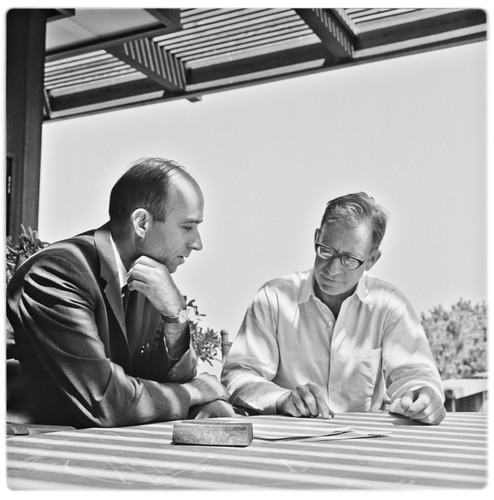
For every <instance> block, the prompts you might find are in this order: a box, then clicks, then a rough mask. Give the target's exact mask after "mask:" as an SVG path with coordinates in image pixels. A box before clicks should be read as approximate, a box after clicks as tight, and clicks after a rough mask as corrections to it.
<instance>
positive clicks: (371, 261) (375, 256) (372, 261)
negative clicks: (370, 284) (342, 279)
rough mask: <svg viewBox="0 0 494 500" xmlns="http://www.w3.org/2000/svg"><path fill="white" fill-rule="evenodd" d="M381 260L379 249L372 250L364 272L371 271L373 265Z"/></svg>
mask: <svg viewBox="0 0 494 500" xmlns="http://www.w3.org/2000/svg"><path fill="white" fill-rule="evenodd" d="M380 258H381V250H379V248H378V249H377V250H374V253H373V254H372V257H371V258H370V259H369V260H368V261H367V262H366V263H365V270H366V271H368V270H369V269H371V268H372V267H373V266H374V264H375V263H376V262H377V261H378V260H379V259H380Z"/></svg>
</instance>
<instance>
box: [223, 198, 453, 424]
mask: <svg viewBox="0 0 494 500" xmlns="http://www.w3.org/2000/svg"><path fill="white" fill-rule="evenodd" d="M386 223H387V215H386V212H385V211H384V209H383V208H382V207H380V206H379V205H378V204H377V203H376V202H375V201H374V199H373V198H371V197H369V196H368V195H367V194H365V193H355V194H349V195H346V196H341V197H339V198H336V199H334V200H332V201H330V202H329V203H328V204H327V207H326V210H325V212H324V215H323V218H322V221H321V226H320V228H319V229H317V230H316V232H315V238H314V244H315V252H316V258H315V263H314V267H313V268H312V269H311V270H309V271H306V272H296V273H292V274H290V275H288V276H284V277H282V278H277V279H274V280H271V281H269V282H268V283H266V284H265V285H264V286H263V287H262V288H261V289H260V290H259V291H258V292H257V294H256V296H255V297H254V300H253V302H252V304H251V306H250V307H249V308H248V310H247V313H246V315H245V318H244V321H243V323H242V326H241V328H240V331H239V333H238V335H237V337H236V338H235V340H234V342H233V346H232V348H231V350H230V352H229V355H228V358H227V359H226V362H225V364H224V367H223V372H222V382H223V383H224V384H225V385H226V386H227V389H228V391H229V393H230V394H231V396H230V402H231V403H232V404H234V405H236V406H241V407H245V408H247V409H250V410H254V411H256V412H259V413H262V414H281V415H291V416H294V417H317V416H320V417H322V418H331V417H332V416H334V412H366V411H370V412H375V411H380V410H384V409H389V411H390V412H395V413H400V414H402V415H405V416H406V417H408V418H410V419H413V420H417V421H419V422H422V423H426V424H438V423H440V422H441V421H442V420H443V419H444V416H445V409H444V392H443V388H442V384H441V378H440V376H439V373H438V371H437V368H436V366H435V362H434V359H433V357H432V354H431V350H430V347H429V344H428V342H427V339H426V336H425V333H424V330H423V328H422V326H421V323H420V320H419V318H418V317H417V315H416V314H415V312H414V311H413V309H412V307H411V306H410V304H409V302H408V301H407V299H406V298H405V297H404V296H403V294H402V293H401V292H400V291H399V290H397V289H396V288H395V287H394V286H392V285H390V284H389V283H386V282H385V281H383V280H381V279H379V278H376V277H374V276H371V275H369V274H368V273H367V272H368V271H369V270H370V269H371V268H372V266H373V265H374V264H375V263H376V262H377V260H378V259H379V258H380V256H381V251H380V250H379V246H380V244H381V241H382V238H383V236H384V233H385V230H386Z"/></svg>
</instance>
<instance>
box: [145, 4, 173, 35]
mask: <svg viewBox="0 0 494 500" xmlns="http://www.w3.org/2000/svg"><path fill="white" fill-rule="evenodd" d="M144 10H145V11H146V12H148V13H149V14H151V15H152V16H154V17H155V18H156V19H157V20H158V21H159V22H160V23H161V24H163V25H164V26H166V27H167V28H170V29H172V28H174V31H180V30H182V29H183V26H182V22H181V19H180V9H144Z"/></svg>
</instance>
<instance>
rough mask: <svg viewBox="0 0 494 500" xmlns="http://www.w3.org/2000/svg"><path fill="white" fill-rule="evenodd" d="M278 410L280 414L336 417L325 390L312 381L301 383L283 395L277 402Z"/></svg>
mask: <svg viewBox="0 0 494 500" xmlns="http://www.w3.org/2000/svg"><path fill="white" fill-rule="evenodd" d="M276 411H277V413H279V414H280V415H290V416H292V417H318V416H321V417H322V418H333V417H334V412H333V411H331V409H330V408H329V406H328V404H327V403H326V398H325V396H324V392H323V390H322V389H321V388H320V387H319V386H317V385H316V384H312V383H309V384H305V385H299V386H298V387H296V388H295V389H293V391H292V392H290V393H288V394H285V395H283V396H281V397H280V398H279V399H278V401H277V402H276Z"/></svg>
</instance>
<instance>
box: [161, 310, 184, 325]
mask: <svg viewBox="0 0 494 500" xmlns="http://www.w3.org/2000/svg"><path fill="white" fill-rule="evenodd" d="M162 316H163V320H164V321H165V323H173V324H176V325H182V324H184V323H185V322H186V321H187V320H188V319H189V311H188V310H187V309H181V310H180V311H178V314H177V315H176V316H165V315H162Z"/></svg>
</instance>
